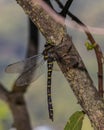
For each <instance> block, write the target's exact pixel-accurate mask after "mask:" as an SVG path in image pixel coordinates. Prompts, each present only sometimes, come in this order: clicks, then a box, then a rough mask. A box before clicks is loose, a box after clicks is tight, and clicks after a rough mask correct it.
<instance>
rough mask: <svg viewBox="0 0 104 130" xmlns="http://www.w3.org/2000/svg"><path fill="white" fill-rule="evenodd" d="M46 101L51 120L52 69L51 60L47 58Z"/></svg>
mask: <svg viewBox="0 0 104 130" xmlns="http://www.w3.org/2000/svg"><path fill="white" fill-rule="evenodd" d="M47 68H48V72H47V73H48V74H47V101H48V111H49V118H50V119H51V120H52V121H53V105H52V98H51V77H52V69H53V60H51V59H49V60H47Z"/></svg>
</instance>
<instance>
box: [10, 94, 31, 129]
mask: <svg viewBox="0 0 104 130" xmlns="http://www.w3.org/2000/svg"><path fill="white" fill-rule="evenodd" d="M8 104H9V106H10V110H11V112H12V114H13V119H14V127H15V128H16V129H17V130H31V125H30V120H29V115H28V112H27V107H26V103H25V99H24V95H23V93H18V92H17V93H14V92H13V93H12V92H11V93H10V94H9V96H8Z"/></svg>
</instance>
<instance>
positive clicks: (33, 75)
mask: <svg viewBox="0 0 104 130" xmlns="http://www.w3.org/2000/svg"><path fill="white" fill-rule="evenodd" d="M51 48H53V46H52V45H49V44H48V43H47V44H46V45H45V50H44V51H43V52H42V53H40V54H38V55H34V56H32V57H30V58H26V59H25V60H22V61H18V62H16V63H13V64H10V65H8V66H7V67H6V69H5V71H6V72H7V73H21V74H20V76H19V77H18V79H17V80H16V85H17V86H26V85H29V84H30V83H31V82H33V81H35V80H36V79H37V78H38V77H39V76H40V75H41V74H42V73H43V72H44V71H43V69H42V67H43V64H44V62H45V61H47V104H48V112H49V118H50V119H51V120H52V121H53V105H52V97H51V78H52V71H53V64H54V61H55V57H54V56H53V53H51V51H49V50H51ZM55 66H58V65H55ZM57 68H58V67H56V69H55V70H59V69H57Z"/></svg>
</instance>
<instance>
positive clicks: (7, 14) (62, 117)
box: [0, 0, 104, 130]
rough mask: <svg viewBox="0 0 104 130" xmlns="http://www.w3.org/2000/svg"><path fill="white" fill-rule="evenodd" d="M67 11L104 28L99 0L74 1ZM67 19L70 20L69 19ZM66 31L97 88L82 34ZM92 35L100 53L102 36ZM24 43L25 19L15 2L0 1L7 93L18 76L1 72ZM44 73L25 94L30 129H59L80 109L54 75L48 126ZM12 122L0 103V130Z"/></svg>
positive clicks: (0, 62)
mask: <svg viewBox="0 0 104 130" xmlns="http://www.w3.org/2000/svg"><path fill="white" fill-rule="evenodd" d="M65 1H66V0H65ZM65 1H64V3H65ZM52 3H53V4H54V5H55V8H56V10H57V11H60V9H59V8H58V6H56V3H55V1H54V0H52ZM70 11H71V12H73V13H74V14H75V15H76V16H77V17H78V18H80V20H82V21H83V22H84V23H86V24H88V25H89V26H93V27H100V28H104V1H103V0H100V2H99V1H98V0H87V1H86V0H74V2H73V3H72V6H71V8H70ZM68 19H69V21H70V18H69V17H68ZM67 31H68V32H69V34H70V35H71V36H72V39H73V42H74V43H75V45H76V47H77V49H78V51H79V53H80V55H81V57H82V59H83V60H84V63H85V65H86V67H87V69H88V71H89V73H90V75H91V77H92V79H93V81H94V83H95V85H96V86H97V64H96V58H95V55H94V52H93V51H91V52H88V51H87V50H86V48H85V46H84V42H85V41H86V40H87V38H86V35H85V34H84V33H83V32H79V31H78V30H76V29H72V28H68V27H67ZM93 36H94V38H95V39H96V41H97V42H98V43H99V44H100V46H101V48H102V51H103V50H104V45H103V42H104V36H103V35H100V34H99V35H98V34H93ZM40 38H41V39H40V48H39V52H42V47H43V43H44V42H43V41H44V39H42V36H41V34H40ZM27 41H28V20H27V16H26V15H25V14H24V12H23V10H22V9H21V7H19V5H17V3H16V2H15V1H13V0H0V82H1V83H3V84H4V86H5V87H6V88H7V89H8V90H11V88H12V85H13V82H14V81H15V80H16V78H17V77H18V75H16V74H7V73H5V71H4V70H5V67H6V66H7V65H8V64H10V63H13V62H16V61H18V60H22V59H24V57H25V54H26V49H27ZM43 69H44V67H43ZM45 70H46V68H45ZM46 74H47V72H46V71H45V72H44V74H42V75H41V76H40V77H39V78H38V80H36V81H35V82H33V83H32V84H31V86H30V87H29V89H28V91H27V93H26V94H25V98H26V102H27V107H28V111H29V114H30V118H31V123H32V125H33V127H36V126H45V125H48V126H50V127H51V128H52V130H63V128H64V126H65V124H66V122H67V120H68V118H69V117H70V115H71V114H72V113H74V112H75V111H77V110H81V108H80V106H79V105H78V104H77V100H76V97H75V96H74V94H73V92H72V90H71V89H70V87H69V85H68V83H67V81H66V79H65V78H64V76H63V74H62V73H61V72H54V73H53V79H52V98H53V105H54V119H55V120H54V122H53V123H52V122H51V121H50V120H49V119H48V110H47V99H46V83H47V81H46ZM12 123H13V119H12V114H11V111H10V109H9V108H8V106H7V104H6V103H5V102H3V101H0V130H9V129H10V127H11V126H12ZM88 126H89V128H88ZM86 129H89V130H91V129H92V128H91V126H90V125H89V120H88V119H87V117H86V118H85V120H84V126H83V130H86ZM34 130H36V129H34ZM37 130H38V129H37ZM39 130H40V129H39ZM41 130H43V129H41ZM45 130H47V129H45Z"/></svg>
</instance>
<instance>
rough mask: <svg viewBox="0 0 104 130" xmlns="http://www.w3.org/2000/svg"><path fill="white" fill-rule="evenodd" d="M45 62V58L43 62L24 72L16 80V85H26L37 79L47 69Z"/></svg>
mask: <svg viewBox="0 0 104 130" xmlns="http://www.w3.org/2000/svg"><path fill="white" fill-rule="evenodd" d="M43 63H44V60H42V61H41V64H37V65H36V66H34V65H33V66H32V67H31V68H29V70H27V71H25V72H23V73H22V74H21V75H20V76H19V77H18V79H17V80H16V85H17V86H25V85H29V84H30V83H31V82H33V81H35V80H37V79H38V78H39V77H40V75H42V74H43V73H44V71H45V68H44V67H45V66H46V64H43Z"/></svg>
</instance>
